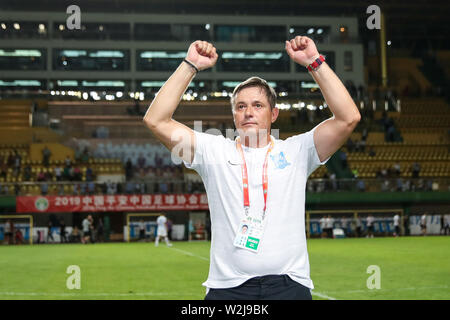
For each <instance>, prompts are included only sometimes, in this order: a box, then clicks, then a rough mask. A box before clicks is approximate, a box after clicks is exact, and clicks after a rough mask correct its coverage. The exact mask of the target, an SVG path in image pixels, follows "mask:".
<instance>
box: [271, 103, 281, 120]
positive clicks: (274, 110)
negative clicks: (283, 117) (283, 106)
mask: <svg viewBox="0 0 450 320" xmlns="http://www.w3.org/2000/svg"><path fill="white" fill-rule="evenodd" d="M279 114H280V109H278V108H277V107H273V108H272V123H274V122H275V121H276V120H277V118H278V115H279Z"/></svg>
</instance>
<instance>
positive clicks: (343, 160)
mask: <svg viewBox="0 0 450 320" xmlns="http://www.w3.org/2000/svg"><path fill="white" fill-rule="evenodd" d="M339 157H340V159H341V165H342V168H344V169H345V168H347V154H346V153H345V152H343V151H341V152H340V154H339Z"/></svg>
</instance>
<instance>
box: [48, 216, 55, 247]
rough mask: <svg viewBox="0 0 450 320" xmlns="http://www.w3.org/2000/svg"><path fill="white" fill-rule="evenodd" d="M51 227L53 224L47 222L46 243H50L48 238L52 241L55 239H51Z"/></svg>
mask: <svg viewBox="0 0 450 320" xmlns="http://www.w3.org/2000/svg"><path fill="white" fill-rule="evenodd" d="M52 227H53V224H52V222H51V221H49V222H48V226H47V243H50V239H51V241H52V242H54V241H55V239H53V231H52Z"/></svg>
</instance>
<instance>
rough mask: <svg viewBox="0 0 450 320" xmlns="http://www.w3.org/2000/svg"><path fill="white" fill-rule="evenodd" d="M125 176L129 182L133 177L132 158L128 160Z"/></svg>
mask: <svg viewBox="0 0 450 320" xmlns="http://www.w3.org/2000/svg"><path fill="white" fill-rule="evenodd" d="M125 176H126V178H127V180H130V179H131V178H132V177H133V163H132V162H131V159H130V158H128V160H127V162H126V163H125Z"/></svg>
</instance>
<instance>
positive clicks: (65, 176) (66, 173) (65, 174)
mask: <svg viewBox="0 0 450 320" xmlns="http://www.w3.org/2000/svg"><path fill="white" fill-rule="evenodd" d="M62 179H63V180H64V181H68V180H70V168H69V167H67V166H65V167H64V169H63V175H62Z"/></svg>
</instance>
